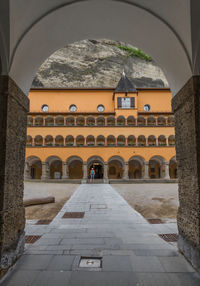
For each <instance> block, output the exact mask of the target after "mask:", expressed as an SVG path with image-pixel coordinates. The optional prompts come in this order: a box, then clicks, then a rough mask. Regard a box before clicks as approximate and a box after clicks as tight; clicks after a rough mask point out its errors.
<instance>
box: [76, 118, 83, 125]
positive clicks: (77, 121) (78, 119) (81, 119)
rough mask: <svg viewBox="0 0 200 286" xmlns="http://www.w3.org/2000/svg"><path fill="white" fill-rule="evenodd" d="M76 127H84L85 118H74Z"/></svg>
mask: <svg viewBox="0 0 200 286" xmlns="http://www.w3.org/2000/svg"><path fill="white" fill-rule="evenodd" d="M76 125H77V126H84V125H85V118H84V117H83V116H78V117H77V118H76Z"/></svg>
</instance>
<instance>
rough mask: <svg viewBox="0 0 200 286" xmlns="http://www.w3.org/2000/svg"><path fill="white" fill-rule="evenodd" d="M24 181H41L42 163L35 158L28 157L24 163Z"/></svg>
mask: <svg viewBox="0 0 200 286" xmlns="http://www.w3.org/2000/svg"><path fill="white" fill-rule="evenodd" d="M24 176H25V179H26V178H27V179H28V178H29V179H38V180H39V179H41V176H42V162H41V160H40V158H38V157H36V156H30V157H28V158H27V159H26V163H25V174H24Z"/></svg>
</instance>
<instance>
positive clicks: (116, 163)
mask: <svg viewBox="0 0 200 286" xmlns="http://www.w3.org/2000/svg"><path fill="white" fill-rule="evenodd" d="M123 173H124V160H123V159H122V158H121V157H120V156H113V157H111V158H110V159H109V160H108V178H109V179H122V178H123Z"/></svg>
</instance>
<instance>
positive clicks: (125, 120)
mask: <svg viewBox="0 0 200 286" xmlns="http://www.w3.org/2000/svg"><path fill="white" fill-rule="evenodd" d="M125 126H127V118H125Z"/></svg>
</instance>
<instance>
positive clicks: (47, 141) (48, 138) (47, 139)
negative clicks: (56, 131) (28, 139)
mask: <svg viewBox="0 0 200 286" xmlns="http://www.w3.org/2000/svg"><path fill="white" fill-rule="evenodd" d="M44 144H45V146H53V137H52V136H51V135H47V136H46V137H45V140H44Z"/></svg>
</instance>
